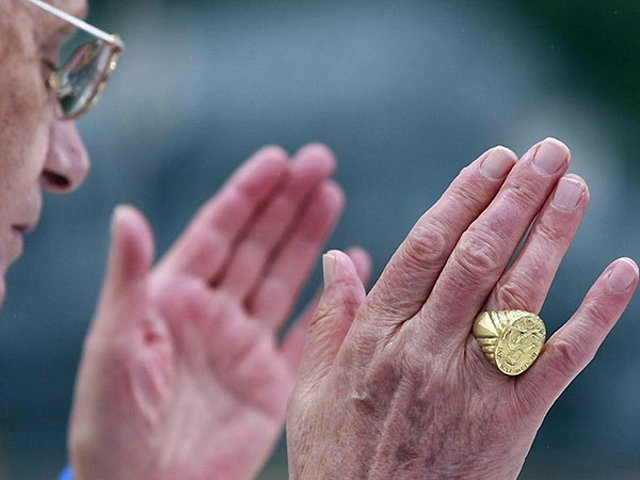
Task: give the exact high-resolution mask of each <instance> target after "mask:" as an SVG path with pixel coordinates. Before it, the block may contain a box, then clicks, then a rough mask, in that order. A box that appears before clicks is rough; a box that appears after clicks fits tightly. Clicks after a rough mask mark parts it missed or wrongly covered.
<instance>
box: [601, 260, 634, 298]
mask: <svg viewBox="0 0 640 480" xmlns="http://www.w3.org/2000/svg"><path fill="white" fill-rule="evenodd" d="M637 277H638V266H637V265H636V264H635V262H634V261H633V260H630V259H628V258H622V259H620V260H618V261H617V262H616V263H615V265H614V266H613V268H612V269H611V271H610V272H609V276H608V278H607V283H608V284H609V288H610V289H611V290H613V291H614V292H625V291H627V290H628V289H629V287H630V286H631V284H633V282H635V280H636V278H637Z"/></svg>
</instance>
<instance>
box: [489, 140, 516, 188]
mask: <svg viewBox="0 0 640 480" xmlns="http://www.w3.org/2000/svg"><path fill="white" fill-rule="evenodd" d="M515 161H516V155H515V154H514V153H513V152H512V151H511V150H509V149H508V148H505V147H503V146H502V145H498V146H497V147H493V148H492V149H491V150H490V151H489V153H487V156H486V157H485V158H484V160H482V162H481V163H480V173H482V175H484V176H485V177H487V178H490V179H492V180H501V179H503V178H504V177H505V176H506V175H507V173H509V171H510V170H511V167H513V164H514V163H515Z"/></svg>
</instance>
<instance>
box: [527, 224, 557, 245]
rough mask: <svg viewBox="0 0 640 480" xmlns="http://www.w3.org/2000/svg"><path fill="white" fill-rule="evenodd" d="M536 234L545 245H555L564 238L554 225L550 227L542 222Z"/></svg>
mask: <svg viewBox="0 0 640 480" xmlns="http://www.w3.org/2000/svg"><path fill="white" fill-rule="evenodd" d="M534 234H535V235H536V236H537V237H539V238H540V239H541V240H542V241H543V242H544V243H546V244H550V245H555V244H556V243H557V242H558V241H559V240H561V239H562V237H563V234H562V233H561V232H560V231H558V229H557V228H555V226H554V225H549V224H548V223H546V222H540V224H539V225H538V226H537V227H536V229H535V232H534Z"/></svg>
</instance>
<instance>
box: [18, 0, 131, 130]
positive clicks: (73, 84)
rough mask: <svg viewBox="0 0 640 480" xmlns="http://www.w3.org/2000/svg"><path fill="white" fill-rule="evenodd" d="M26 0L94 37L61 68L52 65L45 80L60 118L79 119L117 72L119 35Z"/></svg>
mask: <svg viewBox="0 0 640 480" xmlns="http://www.w3.org/2000/svg"><path fill="white" fill-rule="evenodd" d="M26 1H27V2H29V3H31V4H33V5H35V6H37V7H39V8H41V9H43V10H45V11H47V12H49V13H51V14H53V15H55V16H56V17H58V18H60V19H61V20H64V21H65V22H67V23H70V24H72V25H73V26H75V27H76V28H78V29H80V30H82V31H84V32H86V33H88V34H90V35H91V36H93V37H95V40H92V41H90V42H88V43H85V44H83V45H80V46H79V47H78V48H77V49H76V50H74V52H73V53H72V54H71V56H70V57H69V59H68V60H67V61H66V62H64V63H63V64H62V65H61V66H52V71H51V75H50V76H49V79H48V81H47V84H48V86H49V88H50V89H51V91H52V92H53V94H54V95H55V96H56V98H57V100H58V103H59V104H60V108H59V112H58V113H59V116H60V117H61V118H63V119H69V120H72V119H75V118H78V117H79V116H80V115H82V114H83V113H86V112H87V110H89V109H90V108H91V107H92V106H93V105H95V103H96V102H97V101H98V98H99V97H100V94H101V93H102V91H103V90H104V87H105V86H106V84H107V80H108V79H109V76H110V75H111V74H112V73H113V71H114V70H115V69H116V64H117V60H118V55H119V54H120V53H121V52H122V51H123V50H124V42H123V41H122V40H121V39H120V37H119V36H118V35H111V34H108V33H106V32H103V31H102V30H100V29H98V28H96V27H94V26H92V25H89V24H88V23H87V22H85V21H83V20H80V19H79V18H76V17H74V16H73V15H69V14H68V13H66V12H64V11H62V10H60V9H59V8H56V7H54V6H52V5H49V4H48V3H45V2H43V1H41V0H26Z"/></svg>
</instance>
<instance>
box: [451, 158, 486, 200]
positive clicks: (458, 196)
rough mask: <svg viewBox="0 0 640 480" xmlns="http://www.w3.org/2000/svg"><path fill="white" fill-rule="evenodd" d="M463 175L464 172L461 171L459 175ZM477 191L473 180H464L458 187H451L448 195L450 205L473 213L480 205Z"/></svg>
mask: <svg viewBox="0 0 640 480" xmlns="http://www.w3.org/2000/svg"><path fill="white" fill-rule="evenodd" d="M467 168H468V167H467ZM464 173H465V171H464V170H463V171H462V172H461V175H462V174H464ZM465 180H466V181H465ZM477 191H478V186H477V182H476V181H475V179H472V178H465V179H464V180H462V181H461V183H460V185H456V186H455V187H452V188H451V190H450V191H449V192H448V195H449V196H450V197H451V200H452V203H453V204H455V205H457V206H458V208H461V209H463V210H473V211H475V210H476V206H477V205H478V204H479V203H480V202H479V198H482V197H479V196H478V195H477Z"/></svg>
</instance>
